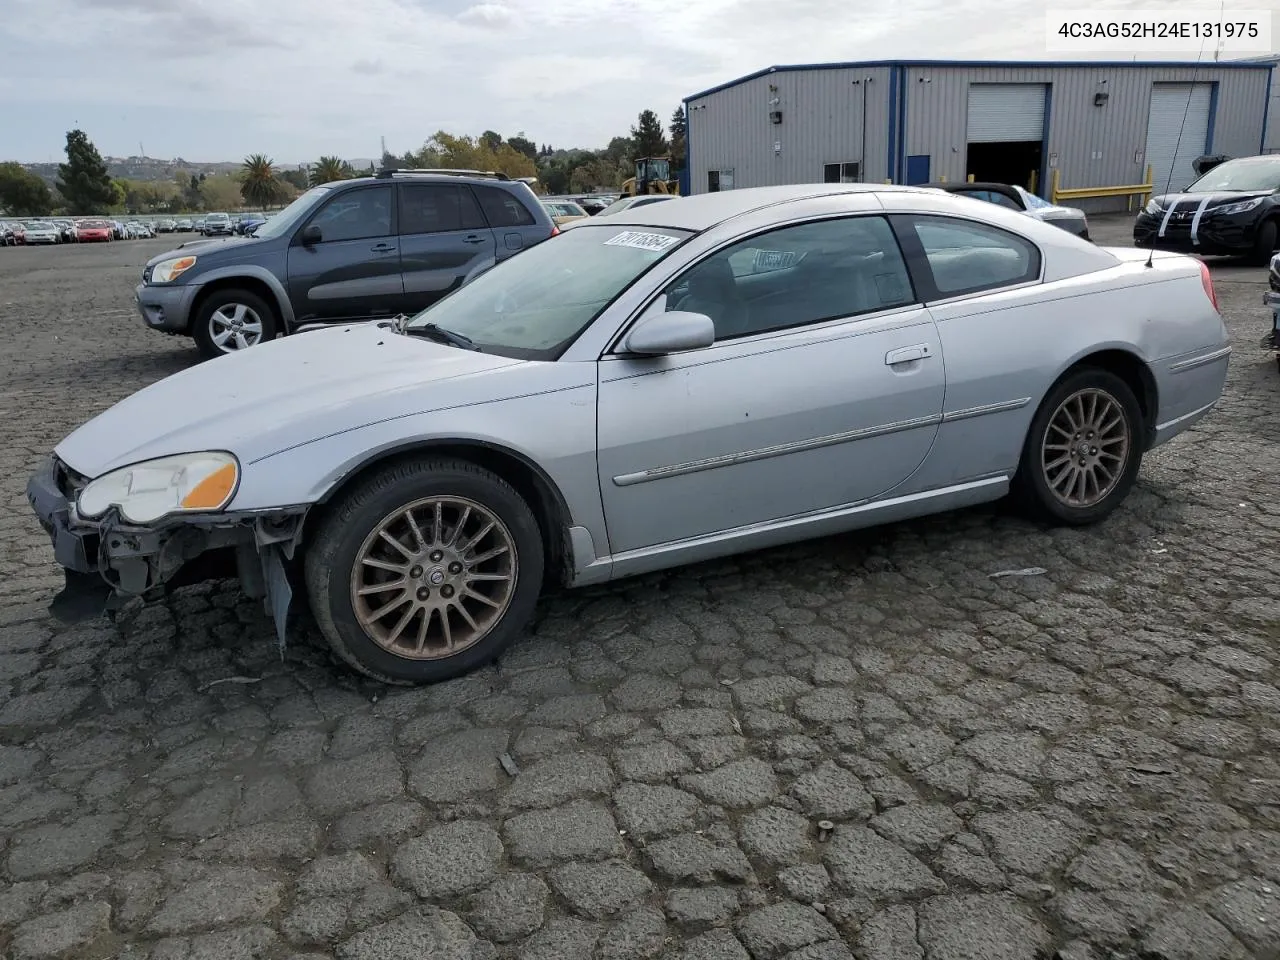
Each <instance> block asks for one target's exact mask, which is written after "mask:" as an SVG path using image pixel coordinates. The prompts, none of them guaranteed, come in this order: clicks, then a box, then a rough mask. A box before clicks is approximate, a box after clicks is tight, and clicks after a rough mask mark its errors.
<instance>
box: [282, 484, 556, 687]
mask: <svg viewBox="0 0 1280 960" xmlns="http://www.w3.org/2000/svg"><path fill="white" fill-rule="evenodd" d="M543 563H544V561H543V543H542V534H541V531H540V529H539V527H538V523H537V520H536V519H535V518H534V516H533V513H532V511H530V509H529V505H528V504H527V503H525V501H524V500H523V499H522V498H521V496H520V495H519V494H518V493H517V492H516V491H515V490H514V489H513V488H512V487H511V485H510V484H508V483H507V482H506V481H504V480H503V479H502V478H501V477H499V476H497V475H496V474H494V473H491V472H490V471H488V470H484V469H482V468H480V467H477V466H476V465H474V464H471V463H467V462H465V461H461V460H453V459H423V460H412V461H407V462H403V463H399V464H394V465H390V466H387V467H386V468H384V469H382V470H380V471H378V472H377V473H375V474H373V475H372V476H370V477H369V478H368V479H367V480H365V481H364V482H363V483H361V484H359V486H357V487H355V488H354V489H352V490H351V491H350V492H349V493H348V494H346V496H344V497H342V498H341V499H340V500H339V501H338V502H337V503H336V504H335V505H334V507H333V508H332V509H331V510H330V511H329V512H328V513H327V516H325V518H324V520H323V521H322V522H321V524H320V526H319V529H318V530H317V533H316V536H315V539H314V540H313V541H312V542H311V543H310V544H309V545H308V547H307V553H306V563H305V568H306V584H307V594H308V597H309V598H310V601H311V610H312V613H313V614H314V616H315V618H316V623H317V624H318V626H319V627H320V630H321V632H322V633H323V634H324V636H325V638H326V639H327V640H328V641H329V644H330V645H331V646H332V648H333V650H334V652H335V653H336V654H337V655H338V656H339V657H341V658H342V660H344V661H345V662H346V663H347V664H349V665H350V666H352V667H354V668H355V669H357V670H359V671H360V672H361V673H364V674H366V675H368V676H370V677H373V678H375V679H378V680H382V681H384V682H388V683H401V684H410V683H433V682H435V681H438V680H447V679H449V678H451V677H456V676H460V675H462V674H464V673H468V672H470V671H472V670H474V669H476V668H477V667H480V666H483V665H484V664H486V663H490V662H492V661H493V660H494V659H495V658H496V657H497V656H498V654H500V653H501V652H502V651H503V650H504V649H505V648H506V647H507V646H508V645H509V644H510V643H511V642H512V641H513V640H515V639H516V637H518V636H519V635H520V633H521V631H522V630H523V629H524V627H525V625H526V624H527V623H528V621H529V619H530V618H531V617H532V615H533V610H534V606H535V605H536V603H537V600H538V594H539V593H540V592H541V587H542V575H543Z"/></svg>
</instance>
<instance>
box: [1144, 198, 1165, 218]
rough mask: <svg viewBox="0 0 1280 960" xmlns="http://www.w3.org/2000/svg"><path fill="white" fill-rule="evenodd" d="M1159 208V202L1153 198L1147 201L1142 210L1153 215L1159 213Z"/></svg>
mask: <svg viewBox="0 0 1280 960" xmlns="http://www.w3.org/2000/svg"><path fill="white" fill-rule="evenodd" d="M1160 210H1161V207H1160V204H1158V203H1156V202H1155V201H1154V200H1150V201H1148V202H1147V205H1146V206H1145V207H1144V208H1143V210H1142V212H1143V213H1150V214H1152V215H1154V214H1157V213H1159V212H1160Z"/></svg>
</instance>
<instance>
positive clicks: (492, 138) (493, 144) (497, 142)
mask: <svg viewBox="0 0 1280 960" xmlns="http://www.w3.org/2000/svg"><path fill="white" fill-rule="evenodd" d="M480 145H481V146H483V147H484V148H485V149H486V150H491V151H493V152H494V153H497V152H498V149H499V148H500V147H501V146H502V134H500V133H494V132H493V131H492V130H486V131H485V132H484V133H482V134H480Z"/></svg>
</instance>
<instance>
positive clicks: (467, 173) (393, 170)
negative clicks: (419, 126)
mask: <svg viewBox="0 0 1280 960" xmlns="http://www.w3.org/2000/svg"><path fill="white" fill-rule="evenodd" d="M397 173H438V174H441V175H442V176H446V177H488V178H489V179H491V180H510V179H511V178H510V177H508V176H507V175H506V174H505V173H496V172H495V171H493V170H449V169H445V168H443V167H384V168H383V169H381V170H379V171H378V172H377V173H376V174H375V176H376V177H377V178H378V179H379V180H389V179H391V178H392V177H394V176H395V175H396V174H397Z"/></svg>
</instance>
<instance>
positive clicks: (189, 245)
mask: <svg viewBox="0 0 1280 960" xmlns="http://www.w3.org/2000/svg"><path fill="white" fill-rule="evenodd" d="M261 242H262V241H261V240H259V239H258V238H256V237H199V238H197V239H195V240H187V241H186V242H185V243H180V244H178V245H177V246H176V247H174V248H173V249H172V250H166V251H165V252H164V253H161V254H157V255H156V256H154V257H152V258H151V259H150V260H148V261H147V266H148V267H154V266H155V265H156V264H157V263H160V262H161V261H163V260H168V259H170V258H172V257H181V256H183V255H184V254H188V253H193V252H194V253H195V254H196V255H198V256H205V255H206V254H210V253H215V252H216V253H217V254H218V255H219V256H221V255H222V254H223V253H225V252H227V251H234V250H238V249H240V248H241V247H244V246H247V245H249V244H253V243H261ZM179 251H181V253H180V252H179Z"/></svg>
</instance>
